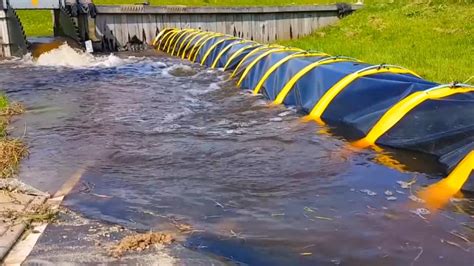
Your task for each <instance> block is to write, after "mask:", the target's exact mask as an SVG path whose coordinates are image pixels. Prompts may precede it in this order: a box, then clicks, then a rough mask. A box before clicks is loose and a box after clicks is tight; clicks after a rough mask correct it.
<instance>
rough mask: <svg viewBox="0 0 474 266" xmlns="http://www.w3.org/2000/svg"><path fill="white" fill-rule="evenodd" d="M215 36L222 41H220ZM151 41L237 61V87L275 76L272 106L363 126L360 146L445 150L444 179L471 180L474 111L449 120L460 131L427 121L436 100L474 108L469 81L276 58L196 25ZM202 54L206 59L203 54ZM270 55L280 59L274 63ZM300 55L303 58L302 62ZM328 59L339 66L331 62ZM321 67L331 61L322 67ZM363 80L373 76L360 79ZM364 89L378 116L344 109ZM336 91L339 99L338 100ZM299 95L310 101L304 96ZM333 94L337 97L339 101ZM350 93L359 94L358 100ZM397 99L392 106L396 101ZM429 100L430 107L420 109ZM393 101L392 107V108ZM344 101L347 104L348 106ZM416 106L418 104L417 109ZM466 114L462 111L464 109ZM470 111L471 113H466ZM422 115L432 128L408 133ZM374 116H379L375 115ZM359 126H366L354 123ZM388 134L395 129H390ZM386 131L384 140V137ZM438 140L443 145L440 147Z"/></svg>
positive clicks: (188, 53) (456, 185)
mask: <svg viewBox="0 0 474 266" xmlns="http://www.w3.org/2000/svg"><path fill="white" fill-rule="evenodd" d="M190 32H191V33H190ZM184 36H186V37H184ZM216 38H221V39H219V40H216ZM234 38H235V40H236V41H235V42H230V43H229V44H226V45H220V44H222V43H223V42H225V41H226V40H229V39H234ZM211 40H212V41H213V43H211V44H209V45H206V43H207V42H210V41H211ZM214 41H215V42H214ZM154 43H155V46H156V47H157V48H158V49H161V50H164V51H170V52H171V53H172V54H173V53H174V52H175V50H176V47H178V45H179V48H178V49H177V51H176V53H177V55H178V56H181V57H182V58H183V59H184V58H185V57H188V59H189V60H191V61H195V60H196V58H197V57H198V56H199V59H200V63H201V64H204V63H205V62H208V63H209V62H210V63H209V64H210V66H211V67H216V66H217V65H218V64H223V65H224V70H228V69H229V68H231V67H232V68H233V67H234V66H236V67H235V69H234V71H233V73H232V76H233V77H235V76H239V75H240V77H239V80H238V81H237V83H238V85H240V84H242V82H243V81H244V80H245V79H246V78H247V77H254V76H258V77H257V78H258V79H259V80H258V81H257V82H255V83H252V84H257V85H256V86H255V88H251V89H253V93H254V94H256V93H260V91H261V89H262V87H263V85H264V84H267V81H268V82H270V81H271V82H272V83H270V84H273V85H276V86H278V87H279V88H282V90H281V91H278V92H276V93H275V91H271V93H273V94H275V96H272V97H275V99H274V102H275V103H285V104H295V105H298V106H302V107H304V108H306V109H304V111H305V112H307V113H308V114H309V116H308V117H310V118H312V119H314V120H316V121H319V122H320V123H324V122H323V121H322V117H324V119H328V123H330V124H331V126H336V127H340V126H344V127H349V128H351V127H353V129H354V130H359V131H360V132H362V133H363V135H364V137H363V138H362V139H360V140H359V141H357V142H355V145H357V146H359V147H367V146H370V145H374V144H375V143H376V144H377V145H381V146H390V147H394V148H402V149H414V150H420V151H421V152H424V153H426V154H431V155H435V156H437V157H438V158H439V159H442V157H443V155H446V156H448V157H447V158H448V159H443V163H446V169H454V170H452V171H451V173H450V174H449V176H448V177H447V178H446V179H444V180H443V181H442V182H443V183H444V184H449V186H450V187H451V188H453V190H456V189H460V188H461V187H462V186H463V184H464V183H465V182H466V181H467V180H468V179H469V175H470V174H471V172H472V170H473V169H472V168H473V167H474V163H473V160H474V155H473V153H474V151H473V150H472V149H471V147H472V146H470V145H471V144H469V143H468V144H465V142H466V141H467V142H469V139H473V140H474V136H472V131H469V130H471V129H472V128H474V120H473V119H471V117H470V116H469V117H467V119H465V117H460V118H458V120H450V121H453V123H454V122H455V123H458V121H461V123H463V124H462V125H456V127H455V130H444V129H439V127H431V126H430V124H429V123H430V121H431V120H428V119H429V117H430V115H431V113H432V112H434V111H436V110H431V112H430V110H429V108H437V107H436V106H438V105H441V106H443V108H444V109H446V110H455V108H454V107H452V106H454V105H453V104H454V103H457V102H460V103H462V104H464V105H463V106H467V108H470V107H471V106H472V107H474V89H473V88H472V86H470V85H466V84H454V85H453V84H452V85H439V86H437V84H435V83H432V82H428V81H425V80H423V79H421V77H420V76H419V75H417V74H416V73H414V72H413V71H410V70H408V69H405V68H402V67H399V66H392V65H385V64H384V65H375V66H368V67H365V66H366V65H368V64H364V63H361V62H360V61H358V60H356V59H353V58H346V57H330V56H329V55H327V54H324V53H311V52H304V51H301V52H296V53H294V54H290V55H287V56H285V57H283V58H281V57H271V56H268V55H270V54H272V53H277V52H281V51H284V50H285V49H290V48H284V47H281V46H274V45H262V44H258V43H255V42H252V41H245V40H240V39H238V38H236V37H232V36H228V37H227V38H226V35H223V34H219V33H211V32H204V31H199V30H195V32H194V31H193V30H191V29H185V30H179V29H165V30H164V31H162V32H160V33H159V34H158V36H157V37H156V38H155V40H154ZM246 43H248V45H245V46H243V47H238V49H237V50H236V49H232V48H233V47H235V46H236V45H239V44H246ZM170 45H173V47H174V48H173V49H170ZM183 47H184V49H183ZM204 47H206V48H205V49H207V50H206V51H203V52H202V51H201V49H204ZM234 50H235V51H234ZM230 53H231V54H230ZM203 54H204V56H203V57H202V58H201V56H202V55H203ZM224 55H225V57H224ZM311 56H314V57H316V56H321V57H323V56H327V57H324V58H321V59H319V58H318V59H317V61H315V62H308V61H304V60H303V61H301V60H300V58H305V57H311ZM222 58H225V60H224V61H222V60H221V59H222ZM271 58H273V59H271ZM265 60H278V61H276V62H273V61H265ZM293 60H294V61H293ZM297 60H300V61H301V62H300V61H297ZM287 62H292V64H285V63H287ZM344 62H354V65H350V64H349V65H348V64H343V63H344ZM338 63H341V64H338ZM329 64H334V65H331V66H329ZM323 65H328V66H325V67H320V66H323ZM257 66H265V68H268V69H265V70H262V69H258V70H256V67H257ZM284 66H285V67H291V71H290V72H286V69H285V68H284ZM338 68H339V69H338ZM341 68H342V69H341ZM312 70H315V71H312ZM253 71H260V72H259V74H258V75H251V73H252V72H253ZM277 71H278V72H277ZM262 73H263V75H262ZM272 73H290V74H289V75H292V76H290V77H288V76H287V77H285V78H284V79H282V81H280V80H279V79H278V78H276V79H272V80H269V77H270V76H271V75H272ZM311 74H314V75H315V76H314V77H313V78H312V79H311V76H308V78H309V79H307V80H304V81H302V82H299V81H300V79H304V78H305V77H306V76H305V75H311ZM363 77H368V78H365V79H362V78H363ZM369 77H370V78H369ZM288 78H289V79H288ZM319 78H323V79H324V81H319V80H318V79H319ZM315 79H316V80H315ZM326 79H327V80H326ZM359 79H360V80H359ZM278 82H280V84H278ZM305 82H317V83H320V84H318V86H319V87H318V90H319V91H318V92H312V91H311V86H312V85H307V84H305ZM384 82H387V84H390V86H388V88H389V89H391V90H393V91H388V92H389V93H387V94H388V95H387V96H384V93H383V90H382V89H383V88H384ZM281 83H285V84H281ZM371 83H372V84H375V85H374V86H373V87H372V89H368V90H367V89H365V88H368V87H367V86H369V88H370V86H371ZM296 84H298V86H305V85H306V86H310V87H309V88H308V87H304V88H302V87H295V85H296ZM397 84H403V85H397ZM407 84H408V85H407ZM280 85H281V87H280ZM252 86H253V85H252ZM267 86H268V84H267ZM394 86H395V87H394ZM427 86H434V87H432V88H431V89H426V87H427ZM293 88H298V91H296V90H295V91H292V90H293ZM348 88H350V90H348ZM379 88H380V90H381V91H380V92H378V91H374V89H379ZM265 89H266V91H265V92H266V94H269V93H270V91H269V89H270V90H271V89H272V88H265ZM359 90H360V91H369V92H371V93H374V95H375V96H374V97H378V98H370V97H372V96H370V97H369V98H367V100H369V102H371V103H374V105H375V106H376V107H374V109H373V110H374V112H375V113H368V114H369V115H368V116H367V113H366V110H365V109H363V108H365V106H363V105H362V109H360V107H357V108H359V109H357V108H346V107H349V106H350V105H351V101H352V102H353V103H354V104H356V103H357V97H354V95H355V96H356V94H357V92H358V91H359ZM390 92H391V93H390ZM391 94H392V95H391ZM302 95H303V96H302ZM339 95H341V96H340V97H339ZM344 95H345V96H344ZM367 95H372V94H367ZM367 95H365V96H367ZM456 95H461V96H462V97H463V98H459V97H457V98H456V97H455V96H456ZM290 96H291V98H290ZM301 97H311V98H307V99H304V98H301ZM336 97H338V98H337V100H336ZM341 97H342V98H341ZM351 97H354V99H352V98H351ZM384 97H386V98H384ZM390 97H391V98H390ZM398 97H399V98H398ZM445 98H446V99H448V100H447V101H439V102H438V101H432V100H437V99H445ZM458 98H459V99H458ZM302 101H304V105H302V104H301V102H302ZM394 101H395V103H394V104H393V102H394ZM424 102H426V103H427V104H426V105H423V106H422V104H423V103H424ZM389 104H390V105H391V106H389ZM344 105H346V106H345V107H344ZM359 105H360V104H359ZM419 106H420V108H417V107H419ZM421 106H422V107H421ZM433 106H435V107H433ZM342 107H344V108H342ZM355 107H356V106H355ZM369 107H371V106H369ZM426 108H428V110H426ZM450 108H451V109H450ZM326 110H327V112H326ZM351 110H356V111H357V112H356V113H354V114H352V113H350V112H352V111H351ZM370 110H372V109H368V111H370ZM463 110H464V109H463ZM467 110H469V109H467ZM329 111H330V112H329ZM337 112H339V113H337ZM344 112H345V113H344ZM364 112H365V113H364ZM359 113H360V114H359ZM461 113H463V114H464V113H466V112H461ZM323 114H324V116H323ZM467 114H468V115H469V113H467ZM357 115H365V116H367V117H369V116H370V117H371V119H372V120H370V122H364V123H365V124H357V123H354V124H351V122H350V121H351V120H350V119H354V118H355V119H362V121H364V120H363V119H367V117H364V116H362V117H357ZM453 115H455V114H453ZM347 117H350V119H349V120H348V121H346V120H345V119H346V118H347ZM417 117H423V119H427V120H425V122H426V126H427V127H429V130H424V131H423V130H410V129H413V128H415V129H416V127H417V126H418V125H410V124H407V123H416V119H417ZM374 118H376V119H377V120H374ZM338 119H340V120H338ZM410 119H411V120H410ZM413 119H415V120H413ZM402 120H403V121H402ZM413 121H415V122H413ZM437 121H438V120H437ZM402 122H403V123H402ZM438 122H439V121H438ZM358 123H359V122H358ZM358 126H360V127H361V128H357V127H358ZM395 126H396V127H395ZM365 127H370V128H365ZM404 127H405V128H404ZM433 128H434V129H433ZM397 130H398V131H397ZM443 130H444V131H443ZM463 130H464V131H463ZM344 132H345V131H344ZM388 132H389V133H390V134H387V133H388ZM417 132H425V133H426V134H428V133H429V134H431V135H430V136H429V138H428V139H426V140H423V139H422V138H423V136H421V138H420V136H419V135H416V134H418V133H417ZM464 132H465V134H471V135H467V137H468V138H467V139H466V141H464V139H459V134H464ZM393 134H395V136H398V137H400V136H401V137H402V138H403V137H407V138H408V139H409V141H410V142H403V141H402V142H397V141H398V140H397V139H395V141H394V140H393V139H390V138H391V136H392V135H393ZM397 134H398V135H397ZM413 134H415V135H413ZM381 136H384V137H383V138H381ZM427 137H428V136H427ZM446 140H448V141H446ZM463 141H464V142H463ZM430 142H431V143H430ZM407 143H408V144H409V145H408V144H407ZM444 143H449V145H448V146H442V145H444ZM463 143H464V144H463ZM454 144H456V145H454ZM423 145H425V146H426V147H428V148H426V147H425V146H423ZM430 145H432V146H430ZM440 145H441V146H442V147H439V146H440ZM459 145H465V146H459ZM466 145H467V146H466ZM413 147H414V148H413ZM430 147H431V148H430ZM433 147H434V148H433ZM440 183H441V182H440Z"/></svg>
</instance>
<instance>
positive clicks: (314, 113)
mask: <svg viewBox="0 0 474 266" xmlns="http://www.w3.org/2000/svg"><path fill="white" fill-rule="evenodd" d="M380 73H394V74H411V75H414V76H417V77H419V76H418V75H417V74H416V73H414V72H413V71H411V70H408V69H405V68H401V67H397V66H390V67H380V66H373V67H370V68H367V69H366V70H359V71H357V72H354V73H352V74H349V75H347V76H345V77H344V78H342V79H341V80H339V81H338V82H337V83H336V84H334V86H332V87H331V88H330V89H329V90H327V91H326V93H325V94H324V95H323V96H322V97H321V99H319V101H318V102H317V103H316V105H315V106H314V107H313V109H312V110H311V112H310V113H309V117H310V118H312V119H315V120H316V121H318V122H320V123H322V124H324V122H323V121H322V120H321V116H322V115H323V113H324V111H325V110H326V108H327V107H328V106H329V104H331V102H332V100H334V98H336V96H337V95H338V94H339V93H340V92H341V91H343V90H344V89H345V88H346V87H347V86H348V85H349V84H351V83H352V82H353V81H354V80H356V79H358V78H361V77H365V76H370V75H374V74H380Z"/></svg>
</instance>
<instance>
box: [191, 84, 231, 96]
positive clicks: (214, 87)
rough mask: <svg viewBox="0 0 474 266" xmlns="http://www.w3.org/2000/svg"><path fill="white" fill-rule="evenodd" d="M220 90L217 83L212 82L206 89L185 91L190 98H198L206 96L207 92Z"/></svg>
mask: <svg viewBox="0 0 474 266" xmlns="http://www.w3.org/2000/svg"><path fill="white" fill-rule="evenodd" d="M221 88H222V87H221V86H219V83H217V82H213V83H211V84H209V86H208V87H207V88H201V89H190V90H187V91H186V92H188V93H189V94H191V95H192V96H199V95H203V94H207V93H209V92H213V91H217V90H220V89H221Z"/></svg>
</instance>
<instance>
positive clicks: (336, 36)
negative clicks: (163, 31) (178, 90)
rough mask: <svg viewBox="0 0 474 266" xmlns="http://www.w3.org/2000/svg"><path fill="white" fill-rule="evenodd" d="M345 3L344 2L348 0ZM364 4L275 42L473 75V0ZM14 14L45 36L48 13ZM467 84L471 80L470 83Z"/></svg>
mask: <svg viewBox="0 0 474 266" xmlns="http://www.w3.org/2000/svg"><path fill="white" fill-rule="evenodd" d="M135 2H140V0H96V1H95V3H96V4H132V3H135ZM331 2H335V1H333V0H332V1H331V0H316V1H308V0H293V1H290V2H289V1H282V0H274V1H272V0H261V1H258V3H257V4H258V5H288V4H316V3H331ZM348 2H349V1H348ZM364 3H365V7H364V8H363V9H362V10H359V11H357V12H355V13H354V14H352V15H351V16H348V17H346V18H344V19H343V20H341V21H340V22H339V23H337V24H336V25H333V26H330V27H327V28H324V29H322V30H320V31H318V32H315V33H314V34H312V35H311V36H308V37H305V38H301V39H298V40H292V41H284V42H281V43H282V44H284V45H289V46H295V47H300V48H304V49H308V50H320V51H324V52H327V53H329V54H333V55H345V56H352V57H355V58H358V59H361V60H363V61H365V62H368V63H374V64H379V63H388V64H396V65H401V66H404V67H407V68H410V69H412V70H413V71H415V72H417V73H419V74H420V75H422V76H423V77H425V78H426V79H429V80H433V81H437V82H452V81H460V82H463V81H466V80H467V79H469V78H470V77H471V76H473V75H474V72H473V70H472V69H473V63H472V54H474V38H473V37H472V36H474V20H473V19H472V14H474V0H366V1H364ZM151 4H155V5H158V4H159V5H172V4H174V5H188V6H203V5H204V6H209V5H213V6H222V5H228V6H232V5H234V6H239V5H254V4H255V3H254V1H253V0H227V1H217V0H177V1H175V0H152V1H151ZM41 12H43V11H34V12H30V11H25V12H20V16H21V18H22V21H23V23H24V25H25V28H26V32H27V34H28V35H51V34H52V32H51V29H52V25H50V23H51V19H50V18H51V15H50V13H49V11H47V12H43V13H41ZM471 82H472V81H471Z"/></svg>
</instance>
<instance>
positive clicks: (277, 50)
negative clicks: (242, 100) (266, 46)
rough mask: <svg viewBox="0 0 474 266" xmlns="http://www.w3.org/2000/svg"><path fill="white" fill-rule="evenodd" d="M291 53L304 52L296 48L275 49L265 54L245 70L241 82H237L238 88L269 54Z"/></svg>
mask: <svg viewBox="0 0 474 266" xmlns="http://www.w3.org/2000/svg"><path fill="white" fill-rule="evenodd" d="M291 51H303V50H301V49H296V48H286V47H285V48H275V50H273V49H272V50H269V51H266V52H264V53H263V54H261V55H259V56H257V58H255V59H254V60H253V61H252V62H250V64H249V65H248V66H247V67H246V68H245V70H244V73H242V76H240V79H239V81H238V82H237V86H240V84H242V81H243V80H244V79H245V77H246V76H247V74H248V73H249V72H250V70H251V69H252V68H253V66H255V65H256V64H257V63H258V62H259V61H260V60H262V59H263V58H264V57H265V56H267V55H269V54H274V53H281V52H291Z"/></svg>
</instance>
